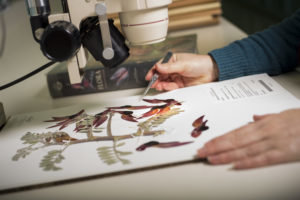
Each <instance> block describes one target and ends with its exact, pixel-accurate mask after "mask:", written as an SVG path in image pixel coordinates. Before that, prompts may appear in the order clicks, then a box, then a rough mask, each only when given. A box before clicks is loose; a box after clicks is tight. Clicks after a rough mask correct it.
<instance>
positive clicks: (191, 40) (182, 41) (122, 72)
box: [47, 34, 198, 98]
mask: <svg viewBox="0 0 300 200" xmlns="http://www.w3.org/2000/svg"><path fill="white" fill-rule="evenodd" d="M168 51H172V52H173V53H176V52H189V53H197V52H198V51H197V35H195V34H193V35H185V36H179V37H168V38H167V39H166V40H165V41H164V42H161V43H157V44H151V45H145V46H131V47H130V56H129V58H128V59H127V60H126V61H125V62H124V63H122V64H121V65H120V66H118V67H116V68H106V67H104V66H103V65H102V64H101V63H100V62H97V61H95V60H94V59H90V60H89V62H88V64H87V66H86V67H85V68H84V74H83V79H82V82H81V83H80V84H75V85H71V84H70V81H69V76H68V71H67V66H66V63H60V64H59V65H57V66H55V67H54V68H53V70H51V71H50V72H48V74H47V82H48V88H49V91H50V94H51V96H52V97H53V98H58V97H66V96H73V95H82V94H90V93H97V92H107V91H114V90H123V89H132V88H141V87H146V86H147V81H146V80H145V76H146V74H147V72H148V71H149V69H150V68H151V67H152V66H153V65H154V64H155V63H156V62H157V61H158V60H160V59H161V58H162V57H163V56H164V55H165V54H166V53H167V52H168Z"/></svg>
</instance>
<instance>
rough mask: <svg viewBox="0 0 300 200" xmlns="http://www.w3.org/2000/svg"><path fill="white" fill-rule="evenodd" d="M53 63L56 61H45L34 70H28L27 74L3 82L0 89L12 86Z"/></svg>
mask: <svg viewBox="0 0 300 200" xmlns="http://www.w3.org/2000/svg"><path fill="white" fill-rule="evenodd" d="M54 63H56V62H54V61H51V62H48V63H46V64H45V65H43V66H41V67H39V68H37V69H36V70H34V71H32V72H30V73H29V74H26V75H25V76H22V77H20V78H18V79H16V80H14V81H12V82H10V83H7V84H5V85H2V86H0V91H1V90H4V89H6V88H9V87H11V86H13V85H15V84H17V83H20V82H21V81H24V80H26V79H28V78H30V77H31V76H33V75H35V74H37V73H39V72H41V71H43V70H44V69H47V68H48V67H50V66H51V65H53V64H54Z"/></svg>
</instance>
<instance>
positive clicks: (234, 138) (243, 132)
mask: <svg viewBox="0 0 300 200" xmlns="http://www.w3.org/2000/svg"><path fill="white" fill-rule="evenodd" d="M264 137H265V133H264V132H263V131H261V130H260V128H259V124H258V123H252V124H247V125H245V126H243V127H241V128H238V129H236V130H233V131H231V132H229V133H227V134H225V135H222V136H220V137H217V138H215V139H213V140H211V141H209V142H208V143H206V144H205V145H204V147H203V148H201V149H199V150H198V156H199V157H200V158H205V157H208V156H210V155H214V154H218V153H221V152H226V151H230V150H233V149H237V148H240V147H245V146H246V145H248V144H251V143H254V142H257V141H259V140H262V139H263V138H264Z"/></svg>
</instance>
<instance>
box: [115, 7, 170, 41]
mask: <svg viewBox="0 0 300 200" xmlns="http://www.w3.org/2000/svg"><path fill="white" fill-rule="evenodd" d="M119 17H120V22H121V27H122V30H123V33H124V34H125V36H126V38H127V39H128V41H129V42H130V43H131V44H133V45H144V44H151V43H157V42H160V41H163V40H164V39H165V38H166V36H167V32H168V24H169V18H168V7H167V6H162V7H154V8H149V9H143V10H133V11H126V12H121V13H120V14H119Z"/></svg>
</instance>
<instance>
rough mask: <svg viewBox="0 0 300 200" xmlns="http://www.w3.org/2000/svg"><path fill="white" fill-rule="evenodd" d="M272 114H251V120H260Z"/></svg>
mask: <svg viewBox="0 0 300 200" xmlns="http://www.w3.org/2000/svg"><path fill="white" fill-rule="evenodd" d="M272 115H274V114H265V115H253V120H254V121H258V120H261V119H264V118H266V117H270V116H272Z"/></svg>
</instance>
